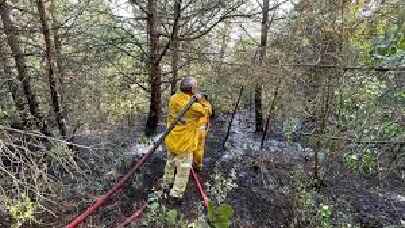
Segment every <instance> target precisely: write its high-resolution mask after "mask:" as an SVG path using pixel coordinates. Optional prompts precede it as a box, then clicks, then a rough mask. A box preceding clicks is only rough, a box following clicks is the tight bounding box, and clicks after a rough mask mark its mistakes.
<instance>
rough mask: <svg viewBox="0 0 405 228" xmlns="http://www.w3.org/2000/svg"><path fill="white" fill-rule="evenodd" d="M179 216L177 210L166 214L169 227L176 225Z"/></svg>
mask: <svg viewBox="0 0 405 228" xmlns="http://www.w3.org/2000/svg"><path fill="white" fill-rule="evenodd" d="M177 216H178V212H177V210H176V209H171V210H169V211H168V212H167V213H166V217H165V219H166V222H167V223H168V224H169V225H174V224H176V221H177Z"/></svg>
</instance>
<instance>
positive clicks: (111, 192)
mask: <svg viewBox="0 0 405 228" xmlns="http://www.w3.org/2000/svg"><path fill="white" fill-rule="evenodd" d="M196 101H197V98H196V97H195V96H192V98H191V99H190V101H189V102H188V103H187V105H186V106H185V107H184V108H183V109H182V110H181V112H180V113H179V114H178V116H177V118H176V119H175V121H174V122H173V123H171V125H170V126H169V128H167V129H166V131H165V132H164V133H163V134H162V135H161V136H160V137H159V139H158V140H157V141H156V142H154V143H153V146H152V147H151V148H150V149H149V150H148V152H147V153H146V154H145V155H144V156H143V157H142V159H141V160H139V161H137V162H135V161H134V162H133V163H132V165H131V167H132V168H131V169H130V170H129V171H128V173H127V174H126V175H125V176H123V177H122V178H121V179H120V180H119V181H118V182H117V183H116V184H115V185H114V186H113V187H112V188H111V189H110V190H109V191H108V192H107V193H106V194H104V195H102V196H100V197H99V198H97V199H96V202H94V203H93V204H92V205H90V206H89V207H88V208H87V209H86V210H85V211H84V212H83V213H81V214H80V215H79V216H77V217H76V218H75V219H74V220H73V221H72V222H71V223H69V224H68V225H66V228H76V227H77V226H78V225H80V224H81V223H83V222H84V221H85V220H86V219H87V218H88V217H89V216H91V215H92V214H93V213H95V212H96V211H97V209H99V208H100V207H101V206H103V205H104V203H105V202H106V201H107V200H108V199H110V198H111V197H112V196H113V195H114V194H116V193H117V192H119V191H120V190H121V189H122V187H123V186H124V184H125V183H126V182H127V181H128V180H129V179H130V178H131V177H132V175H134V174H135V172H136V171H137V169H138V168H139V167H141V166H142V165H143V164H144V163H145V161H146V160H147V159H148V158H149V157H150V156H151V155H152V154H153V153H154V152H155V151H156V149H157V148H158V147H159V146H160V144H162V143H163V140H164V139H165V137H166V136H167V135H168V134H169V133H170V132H171V131H172V130H173V128H174V127H175V126H176V124H177V123H178V122H179V121H180V120H181V118H183V116H184V114H185V113H186V112H187V111H188V110H189V109H190V108H191V106H192V105H193V103H194V102H196Z"/></svg>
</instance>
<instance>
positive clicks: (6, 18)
mask: <svg viewBox="0 0 405 228" xmlns="http://www.w3.org/2000/svg"><path fill="white" fill-rule="evenodd" d="M0 17H1V19H2V21H3V27H4V33H5V34H6V36H7V43H8V45H9V46H10V48H11V51H12V53H13V56H14V61H15V64H16V68H17V73H18V74H17V78H18V80H19V81H20V82H21V83H22V86H23V91H24V95H25V97H26V99H27V102H28V105H29V109H30V113H31V115H32V116H33V117H34V119H35V124H36V126H37V127H38V128H39V129H40V131H41V133H43V134H44V135H47V136H50V135H51V134H50V132H49V131H48V126H47V125H46V121H45V119H44V118H43V117H42V115H41V114H40V111H39V104H38V101H37V98H36V95H35V94H34V92H33V91H32V88H31V79H30V77H29V76H28V73H27V70H26V69H27V66H26V65H25V60H24V55H23V53H22V51H21V49H20V46H19V43H20V40H19V38H18V36H17V29H16V28H15V26H14V25H13V22H12V21H11V18H10V9H9V6H8V5H6V3H5V2H4V1H3V2H1V3H0Z"/></svg>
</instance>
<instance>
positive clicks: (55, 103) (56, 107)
mask: <svg viewBox="0 0 405 228" xmlns="http://www.w3.org/2000/svg"><path fill="white" fill-rule="evenodd" d="M36 3H37V7H38V12H39V17H40V20H41V24H42V34H43V36H44V41H45V48H46V65H47V71H48V72H47V73H48V80H49V89H50V93H51V94H50V95H51V100H52V107H53V111H54V113H55V116H56V122H57V124H58V128H59V132H60V134H61V136H62V137H63V138H65V137H66V121H65V119H64V118H63V115H62V108H61V105H60V103H59V94H58V90H57V82H56V78H55V65H54V62H53V57H54V50H53V48H52V42H51V34H50V31H49V26H48V22H47V18H46V10H45V5H44V2H43V1H42V0H36Z"/></svg>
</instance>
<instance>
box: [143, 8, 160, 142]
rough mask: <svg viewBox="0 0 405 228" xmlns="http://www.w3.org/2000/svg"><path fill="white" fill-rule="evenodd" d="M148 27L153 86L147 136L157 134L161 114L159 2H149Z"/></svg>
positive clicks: (150, 77)
mask: <svg viewBox="0 0 405 228" xmlns="http://www.w3.org/2000/svg"><path fill="white" fill-rule="evenodd" d="M148 12H149V14H148V17H147V27H148V34H149V51H150V57H149V80H150V85H151V97H150V107H149V115H148V119H147V122H146V130H145V133H146V135H149V136H150V135H153V134H154V133H156V131H157V128H158V123H159V119H160V114H161V100H162V98H161V96H162V94H161V88H160V86H161V80H162V79H161V74H160V66H159V61H158V60H159V56H160V53H159V31H158V28H157V26H158V21H157V20H158V18H157V0H148Z"/></svg>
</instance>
